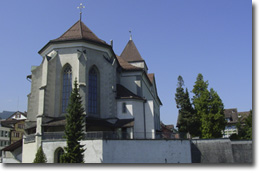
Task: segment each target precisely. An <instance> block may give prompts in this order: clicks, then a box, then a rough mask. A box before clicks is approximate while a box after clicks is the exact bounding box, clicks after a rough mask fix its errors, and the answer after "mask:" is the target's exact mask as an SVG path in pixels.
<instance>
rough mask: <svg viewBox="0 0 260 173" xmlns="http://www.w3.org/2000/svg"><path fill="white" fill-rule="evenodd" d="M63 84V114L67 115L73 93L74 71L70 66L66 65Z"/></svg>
mask: <svg viewBox="0 0 260 173" xmlns="http://www.w3.org/2000/svg"><path fill="white" fill-rule="evenodd" d="M62 82H63V83H62V113H65V112H66V109H67V106H68V103H69V98H70V94H71V91H72V70H71V66H70V65H66V67H65V68H64V70H63V81H62Z"/></svg>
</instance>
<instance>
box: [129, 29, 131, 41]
mask: <svg viewBox="0 0 260 173" xmlns="http://www.w3.org/2000/svg"><path fill="white" fill-rule="evenodd" d="M129 33H130V40H132V31H131V30H130V31H129Z"/></svg>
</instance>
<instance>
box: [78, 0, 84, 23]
mask: <svg viewBox="0 0 260 173" xmlns="http://www.w3.org/2000/svg"><path fill="white" fill-rule="evenodd" d="M77 8H78V9H79V11H80V12H79V15H80V16H79V20H80V21H81V14H82V8H85V6H83V5H82V3H80V4H79V7H77Z"/></svg>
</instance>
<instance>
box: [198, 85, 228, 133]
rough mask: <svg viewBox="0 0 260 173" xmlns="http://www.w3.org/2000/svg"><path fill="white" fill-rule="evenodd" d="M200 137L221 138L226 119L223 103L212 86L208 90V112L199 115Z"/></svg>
mask: <svg viewBox="0 0 260 173" xmlns="http://www.w3.org/2000/svg"><path fill="white" fill-rule="evenodd" d="M201 123H202V125H201V130H202V138H221V137H222V131H223V130H224V129H225V126H226V120H225V115H224V105H223V103H222V100H221V99H220V97H219V95H218V94H217V92H215V91H214V90H213V89H212V88H211V89H210V92H209V103H208V114H203V116H202V117H201Z"/></svg>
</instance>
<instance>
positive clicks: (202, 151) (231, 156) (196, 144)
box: [191, 139, 253, 164]
mask: <svg viewBox="0 0 260 173" xmlns="http://www.w3.org/2000/svg"><path fill="white" fill-rule="evenodd" d="M191 158H192V163H247V164H252V163H253V158H252V141H251V140H248V141H242V140H239V141H230V140H229V139H198V140H191Z"/></svg>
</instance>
